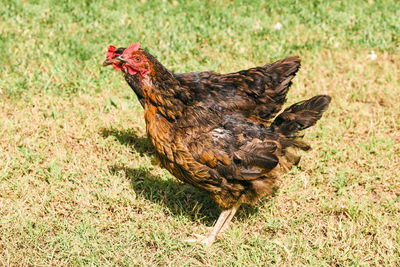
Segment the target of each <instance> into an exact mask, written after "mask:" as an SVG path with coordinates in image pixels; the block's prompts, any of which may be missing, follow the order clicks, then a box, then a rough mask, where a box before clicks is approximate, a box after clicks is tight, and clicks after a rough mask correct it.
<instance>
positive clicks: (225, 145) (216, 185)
mask: <svg viewBox="0 0 400 267" xmlns="http://www.w3.org/2000/svg"><path fill="white" fill-rule="evenodd" d="M141 53H143V55H144V56H146V57H147V58H148V59H149V61H150V62H151V71H150V73H149V74H148V75H147V76H146V77H144V78H142V77H140V76H132V75H129V74H127V73H126V72H125V79H126V80H127V81H128V83H129V85H130V86H131V87H132V89H133V90H134V91H135V93H136V95H137V96H138V98H139V101H140V103H141V104H142V106H143V107H144V113H145V120H146V130H147V135H148V137H149V139H150V141H151V142H152V144H153V145H154V147H155V149H156V151H157V154H158V157H159V158H160V160H161V162H162V165H163V166H164V167H165V168H167V169H168V170H169V171H170V172H171V173H172V174H174V175H175V176H176V177H177V178H178V179H180V180H182V181H184V182H187V183H189V184H191V185H193V186H195V187H197V188H199V189H202V190H204V191H206V192H208V193H209V194H210V196H211V197H212V198H213V199H214V200H215V201H216V203H217V204H218V206H219V207H220V208H221V209H229V208H231V207H233V206H234V205H237V204H240V203H254V202H255V201H257V200H258V199H259V198H260V197H262V196H264V195H266V194H268V193H270V192H271V190H272V187H273V184H274V182H275V180H276V178H277V177H278V175H279V173H280V172H281V171H282V170H287V169H288V168H290V166H291V165H293V164H297V162H298V160H299V157H298V156H296V155H295V154H293V153H292V152H290V150H291V149H290V148H300V149H303V150H307V149H308V148H309V147H308V145H306V144H305V143H304V142H302V141H301V140H300V139H301V138H300V137H298V136H297V134H298V132H299V131H301V130H303V129H306V128H308V127H310V126H312V125H314V124H315V123H316V121H317V120H318V119H319V118H320V117H321V115H322V113H323V112H324V111H325V110H326V108H327V107H328V104H329V102H330V97H329V96H323V95H321V96H316V97H313V98H311V99H310V100H307V101H305V102H301V103H299V104H295V105H293V106H291V107H289V108H288V109H286V110H285V111H284V112H282V113H281V114H279V115H278V117H277V118H276V119H275V120H274V121H273V122H272V124H271V123H269V122H268V121H269V120H270V119H271V118H272V117H273V116H274V115H275V114H276V113H277V112H279V111H280V109H281V106H282V104H283V103H284V102H285V100H286V94H287V91H288V88H289V86H290V84H291V80H292V79H293V77H294V76H295V73H296V72H297V70H298V68H299V66H300V60H299V59H298V58H297V57H291V58H287V59H284V60H281V61H278V62H275V63H274V64H271V65H265V66H263V67H258V68H252V69H249V70H245V71H240V72H237V73H232V74H217V73H213V72H202V73H186V74H173V73H171V72H169V71H168V70H167V69H166V68H165V67H163V66H162V65H161V63H159V62H158V61H157V60H156V59H155V58H154V57H152V56H151V55H150V54H149V53H147V52H146V51H144V50H141Z"/></svg>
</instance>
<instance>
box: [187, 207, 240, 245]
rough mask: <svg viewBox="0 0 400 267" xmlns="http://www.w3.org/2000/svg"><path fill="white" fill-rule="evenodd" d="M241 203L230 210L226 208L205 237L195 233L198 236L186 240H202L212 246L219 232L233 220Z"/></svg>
mask: <svg viewBox="0 0 400 267" xmlns="http://www.w3.org/2000/svg"><path fill="white" fill-rule="evenodd" d="M239 206H240V204H239V205H236V206H234V207H232V208H230V209H228V210H224V211H222V212H221V214H220V215H219V217H218V220H217V222H216V223H215V225H214V227H213V228H212V229H211V231H210V233H209V234H208V235H207V236H206V237H204V236H201V235H197V234H194V235H195V236H196V238H190V239H186V240H185V241H186V242H201V243H203V244H205V245H207V246H211V245H212V243H214V241H215V239H216V238H217V236H218V234H219V233H222V232H223V231H225V230H226V228H228V226H229V223H230V222H231V220H232V218H233V216H234V215H235V213H236V211H237V210H238V208H239Z"/></svg>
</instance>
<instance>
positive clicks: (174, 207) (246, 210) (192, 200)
mask: <svg viewBox="0 0 400 267" xmlns="http://www.w3.org/2000/svg"><path fill="white" fill-rule="evenodd" d="M109 170H110V172H111V173H112V174H117V173H119V174H121V172H123V173H124V176H125V177H126V178H127V179H129V181H130V183H131V187H132V189H133V190H134V191H135V193H136V194H137V195H138V196H141V197H143V198H145V199H147V200H149V201H151V202H153V203H156V204H158V205H162V206H164V207H165V208H166V209H167V213H169V214H170V215H172V216H185V217H187V218H189V219H190V220H191V221H197V222H199V223H201V224H205V225H207V226H212V225H213V224H214V223H215V220H216V219H217V218H218V216H219V214H220V210H219V209H218V207H217V206H216V204H215V202H214V201H213V200H212V199H211V198H210V197H209V196H208V194H207V193H205V192H202V191H200V190H198V189H196V188H194V187H192V186H190V185H187V184H183V183H182V182H179V181H177V180H175V179H171V178H166V177H162V176H160V175H154V174H152V173H151V170H149V169H147V168H143V167H140V168H135V169H134V168H128V167H125V166H117V165H114V166H111V167H110V168H109ZM257 212H258V208H257V207H253V206H250V205H242V208H241V209H240V210H239V212H238V214H237V215H236V217H237V218H238V219H240V220H242V219H245V218H247V217H249V216H250V215H252V214H255V213H257Z"/></svg>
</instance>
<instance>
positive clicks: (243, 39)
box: [0, 0, 400, 266]
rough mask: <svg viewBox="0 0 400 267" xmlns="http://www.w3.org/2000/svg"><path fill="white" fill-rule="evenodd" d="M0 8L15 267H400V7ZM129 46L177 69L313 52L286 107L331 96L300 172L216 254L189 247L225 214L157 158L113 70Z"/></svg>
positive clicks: (2, 116)
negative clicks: (113, 58)
mask: <svg viewBox="0 0 400 267" xmlns="http://www.w3.org/2000/svg"><path fill="white" fill-rule="evenodd" d="M0 15H1V17H2V20H1V21H0V48H1V51H2V53H1V54H0V61H1V62H2V64H1V65H0V89H1V94H0V155H1V157H0V263H1V264H2V265H14V266H17V265H18V266H27V265H38V266H42V265H46V266H47V265H58V266H65V265H100V266H104V265H116V266H121V265H122V266H125V265H129V266H134V265H137V266H143V265H147V266H154V265H160V266H165V265H170V266H180V265H183V266H203V265H206V266H215V265H217V266H230V265H238V266H255V265H266V264H267V265H270V264H275V265H318V266H320V265H323V266H325V265H388V266H396V265H398V264H400V226H399V221H400V189H399V188H400V167H399V166H400V157H399V154H400V106H399V105H398V100H399V98H400V82H399V77H400V53H399V52H400V48H399V44H400V41H399V35H398V34H399V32H400V2H398V1H395V0H392V1H389V0H388V1H373V0H369V1H357V3H356V2H354V1H349V0H342V1H288V0H287V1H265V2H264V1H252V2H251V4H250V3H242V2H240V1H219V2H217V3H215V2H212V1H202V2H201V3H198V2H197V1H189V2H188V1H172V2H171V1H150V0H147V1H146V0H142V1H135V3H128V1H2V5H0ZM277 22H280V23H281V24H282V29H281V30H275V29H274V25H275V24H276V23H277ZM132 41H140V42H141V43H142V45H143V46H144V47H147V48H148V49H149V50H150V51H151V52H152V53H153V54H154V55H155V56H157V57H158V58H159V59H160V61H161V62H163V63H164V64H165V65H166V66H168V67H169V68H170V69H171V70H173V71H177V72H183V71H201V70H215V71H219V72H230V71H235V70H239V69H244V68H247V67H251V66H255V65H261V64H264V63H265V62H266V61H273V60H276V59H279V58H283V57H285V56H288V55H293V54H296V55H300V56H301V58H302V68H301V70H300V72H299V74H298V76H297V77H296V79H295V81H294V84H293V86H292V88H291V91H290V93H289V101H288V102H289V103H288V104H291V103H294V102H296V101H299V100H302V99H304V98H308V97H311V96H313V95H315V94H321V93H325V94H329V95H331V96H332V97H333V102H332V104H331V106H330V108H329V110H328V112H327V113H326V114H325V115H324V118H323V119H322V120H321V121H320V122H319V123H318V125H317V126H315V127H313V128H312V129H310V130H308V131H307V132H306V139H307V140H310V143H311V144H312V146H313V148H314V149H313V150H312V151H310V152H308V153H305V154H304V155H303V158H302V161H301V165H300V166H299V168H298V169H294V170H293V171H291V172H290V173H288V174H287V175H285V176H284V177H282V180H281V181H280V189H279V190H278V191H277V192H276V194H275V195H274V196H272V197H268V198H265V199H264V200H263V201H260V202H259V203H258V204H257V205H256V206H255V207H249V206H247V207H242V208H241V209H240V211H239V213H238V215H237V216H236V217H235V219H234V221H233V224H232V225H231V228H230V229H229V230H228V231H227V233H226V234H225V235H224V236H223V237H222V238H221V239H220V240H218V241H217V242H216V243H215V244H214V246H213V247H212V248H209V249H208V248H205V247H202V246H201V245H189V244H185V243H182V242H180V240H181V239H183V238H185V237H188V236H190V234H191V233H192V232H198V233H206V232H207V229H206V227H207V226H212V224H213V223H214V221H215V220H216V218H217V216H218V210H217V209H216V207H215V206H214V204H213V202H212V201H211V200H209V199H208V197H207V196H206V195H204V194H202V193H200V192H197V191H196V190H194V189H191V188H188V187H187V186H183V185H182V184H181V183H179V182H178V181H177V180H176V179H175V178H173V177H172V176H171V175H170V174H169V173H168V172H166V171H165V170H163V169H162V168H160V167H157V166H153V165H152V164H151V161H152V148H151V145H150V144H149V142H148V141H147V139H146V137H145V125H144V119H143V110H142V108H141V107H140V105H139V103H138V101H137V99H136V97H135V96H134V95H133V93H132V92H131V90H130V89H129V88H128V86H127V85H126V83H125V82H124V80H123V78H122V77H121V75H120V74H119V73H116V72H115V71H113V70H112V69H111V68H107V69H103V68H101V67H100V63H101V62H102V61H103V59H104V57H105V53H106V47H107V46H108V45H110V44H114V45H117V46H120V45H121V46H122V45H124V46H126V45H128V44H129V43H130V42H132ZM371 50H374V51H375V53H376V55H377V59H376V60H374V61H373V60H370V59H368V55H369V54H370V53H371Z"/></svg>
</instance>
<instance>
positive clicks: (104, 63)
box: [103, 58, 112, 67]
mask: <svg viewBox="0 0 400 267" xmlns="http://www.w3.org/2000/svg"><path fill="white" fill-rule="evenodd" d="M111 64H112V62H111V61H110V60H109V59H108V58H107V59H106V60H104V62H103V67H105V66H108V65H111Z"/></svg>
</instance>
